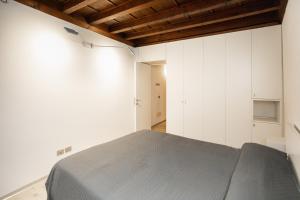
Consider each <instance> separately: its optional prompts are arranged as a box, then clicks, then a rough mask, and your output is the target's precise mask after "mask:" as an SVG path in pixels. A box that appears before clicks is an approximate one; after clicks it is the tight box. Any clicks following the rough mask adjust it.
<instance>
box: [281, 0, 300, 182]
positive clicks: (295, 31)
mask: <svg viewBox="0 0 300 200" xmlns="http://www.w3.org/2000/svg"><path fill="white" fill-rule="evenodd" d="M299 10H300V1H299V0H289V1H288V5H287V9H286V13H285V17H284V22H283V26H282V29H283V68H284V98H285V99H284V100H285V134H286V142H287V152H288V153H289V154H290V156H291V157H292V160H293V163H294V165H295V168H296V170H297V172H298V175H299V177H300V135H299V134H297V132H296V131H295V129H294V128H293V124H295V123H296V124H298V127H300V56H299V52H300V37H299V36H300V13H299Z"/></svg>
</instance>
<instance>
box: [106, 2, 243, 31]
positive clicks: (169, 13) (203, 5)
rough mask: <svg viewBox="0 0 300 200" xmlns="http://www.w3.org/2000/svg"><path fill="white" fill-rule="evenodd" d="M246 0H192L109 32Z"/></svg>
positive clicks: (117, 26) (119, 26)
mask: <svg viewBox="0 0 300 200" xmlns="http://www.w3.org/2000/svg"><path fill="white" fill-rule="evenodd" d="M244 1H246V0H226V1H224V0H209V1H206V0H205V1H199V0H194V1H191V2H188V3H185V4H181V5H179V6H175V7H172V8H169V9H165V10H162V11H160V12H158V13H156V14H153V15H149V16H146V17H144V18H141V19H136V20H133V21H131V22H128V23H122V24H118V25H116V26H112V27H111V28H110V31H111V32H112V33H121V32H125V31H128V30H130V29H132V28H141V27H144V26H147V25H148V24H154V23H159V22H162V21H166V20H169V19H175V18H178V17H180V16H182V14H184V13H190V14H194V13H203V12H206V11H209V10H212V9H217V8H220V7H224V6H226V5H229V4H234V3H240V2H244Z"/></svg>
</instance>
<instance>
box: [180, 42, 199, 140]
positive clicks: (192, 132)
mask: <svg viewBox="0 0 300 200" xmlns="http://www.w3.org/2000/svg"><path fill="white" fill-rule="evenodd" d="M183 55H184V70H183V75H184V79H183V80H184V81H183V82H184V136H185V137H188V138H192V139H198V140H200V139H202V76H201V75H202V69H203V42H202V39H201V38H197V39H193V40H186V41H184V53H183Z"/></svg>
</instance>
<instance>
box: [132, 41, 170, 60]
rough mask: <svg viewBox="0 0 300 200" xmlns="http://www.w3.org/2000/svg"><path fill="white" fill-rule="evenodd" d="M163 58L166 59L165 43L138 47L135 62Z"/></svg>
mask: <svg viewBox="0 0 300 200" xmlns="http://www.w3.org/2000/svg"><path fill="white" fill-rule="evenodd" d="M164 60H166V44H157V45H150V46H145V47H139V48H138V58H137V62H151V61H164Z"/></svg>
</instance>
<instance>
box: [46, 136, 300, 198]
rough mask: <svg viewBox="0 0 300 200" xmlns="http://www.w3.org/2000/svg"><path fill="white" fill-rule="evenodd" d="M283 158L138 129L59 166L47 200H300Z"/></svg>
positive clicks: (257, 148)
mask: <svg viewBox="0 0 300 200" xmlns="http://www.w3.org/2000/svg"><path fill="white" fill-rule="evenodd" d="M294 180H295V179H294V173H293V171H292V169H291V163H290V162H289V161H288V160H287V159H286V154H284V153H282V152H279V151H276V150H274V149H271V148H268V147H264V146H262V145H257V144H245V145H244V146H243V147H242V149H233V148H230V147H227V146H223V145H218V144H212V143H207V142H201V141H197V140H192V139H187V138H183V137H178V136H174V135H170V134H164V133H163V134H162V133H154V132H150V131H141V132H136V133H133V134H131V135H128V136H125V137H123V138H120V139H117V140H114V141H112V142H109V143H106V144H102V145H98V146H95V147H92V148H90V149H88V150H85V151H82V152H80V153H77V154H74V155H73V156H70V157H68V158H66V159H63V160H62V161H60V162H58V163H57V164H56V165H55V166H54V167H53V169H52V171H51V173H50V175H49V178H48V180H47V183H46V188H47V193H48V200H300V193H299V191H298V190H297V187H296V183H295V181H294Z"/></svg>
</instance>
